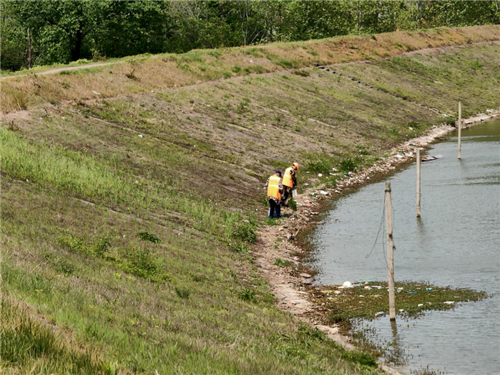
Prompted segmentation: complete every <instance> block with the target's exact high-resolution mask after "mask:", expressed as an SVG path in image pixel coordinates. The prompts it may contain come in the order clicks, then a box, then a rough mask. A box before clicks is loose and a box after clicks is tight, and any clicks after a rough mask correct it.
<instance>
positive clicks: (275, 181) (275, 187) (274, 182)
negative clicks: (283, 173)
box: [267, 175, 281, 200]
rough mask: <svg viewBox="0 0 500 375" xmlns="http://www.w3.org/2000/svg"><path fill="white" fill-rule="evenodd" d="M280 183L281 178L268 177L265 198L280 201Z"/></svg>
mask: <svg viewBox="0 0 500 375" xmlns="http://www.w3.org/2000/svg"><path fill="white" fill-rule="evenodd" d="M280 181H281V177H278V176H274V175H273V176H271V177H269V183H268V185H267V196H268V197H273V198H276V199H278V200H280V199H281V193H280Z"/></svg>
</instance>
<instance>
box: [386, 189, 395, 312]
mask: <svg viewBox="0 0 500 375" xmlns="http://www.w3.org/2000/svg"><path fill="white" fill-rule="evenodd" d="M385 218H386V226H387V263H388V265H387V266H388V267H387V270H388V273H389V317H390V318H391V320H396V304H395V299H394V242H393V238H392V204H391V183H390V182H386V183H385Z"/></svg>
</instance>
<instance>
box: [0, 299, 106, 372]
mask: <svg viewBox="0 0 500 375" xmlns="http://www.w3.org/2000/svg"><path fill="white" fill-rule="evenodd" d="M1 311H2V320H1V335H2V346H1V355H2V367H3V368H4V369H5V368H11V369H22V368H29V369H31V372H32V373H37V374H52V373H64V374H71V373H73V374H76V373H78V374H89V375H90V374H109V375H112V374H115V373H116V372H115V371H114V370H115V368H114V365H113V364H111V363H110V364H105V363H104V362H103V361H102V359H100V358H99V356H98V355H97V353H95V352H93V351H91V350H84V351H82V350H81V349H79V348H78V347H77V346H75V345H71V344H69V343H68V342H67V341H66V340H65V339H64V338H63V337H62V335H61V334H56V333H54V331H53V330H52V329H51V328H50V327H49V326H47V325H44V324H43V323H41V322H39V321H36V320H34V319H33V318H32V317H31V315H30V313H29V311H28V310H27V309H26V307H23V306H22V305H20V304H16V303H15V302H12V301H11V300H10V299H8V298H5V297H4V298H2V307H1Z"/></svg>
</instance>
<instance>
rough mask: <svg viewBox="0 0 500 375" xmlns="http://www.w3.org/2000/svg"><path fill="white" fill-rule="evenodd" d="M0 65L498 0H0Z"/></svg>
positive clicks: (478, 16) (436, 15)
mask: <svg viewBox="0 0 500 375" xmlns="http://www.w3.org/2000/svg"><path fill="white" fill-rule="evenodd" d="M0 11H1V16H0V18H1V19H0V21H1V24H0V27H1V30H0V31H1V38H2V40H1V68H2V69H3V70H19V69H23V68H27V67H33V66H35V65H48V64H53V63H68V62H70V61H76V60H79V59H94V60H98V59H105V58H111V57H122V56H129V55H135V54H140V53H161V52H176V53H180V52H186V51H189V50H192V49H196V48H221V47H233V46H242V45H251V44H260V43H268V42H274V41H296V40H308V39H320V38H327V37H332V36H337V35H348V34H367V33H368V34H369V33H382V32H390V31H396V30H415V29H422V28H433V27H440V26H446V27H452V26H471V25H483V24H499V23H500V5H499V0H492V1H428V0H426V1H424V0H374V1H363V0H351V1H296V0H294V1H284V0H276V1H251V0H242V1H202V0H196V1H164V0H162V1H158V0H157V1H143V0H138V1H117V0H79V1H65V0H62V1H55V0H48V1H30V0H23V1H6V0H1V2H0Z"/></svg>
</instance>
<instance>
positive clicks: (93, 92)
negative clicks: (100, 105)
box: [92, 90, 101, 95]
mask: <svg viewBox="0 0 500 375" xmlns="http://www.w3.org/2000/svg"><path fill="white" fill-rule="evenodd" d="M92 94H95V95H101V93H99V92H97V91H94V90H92Z"/></svg>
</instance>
